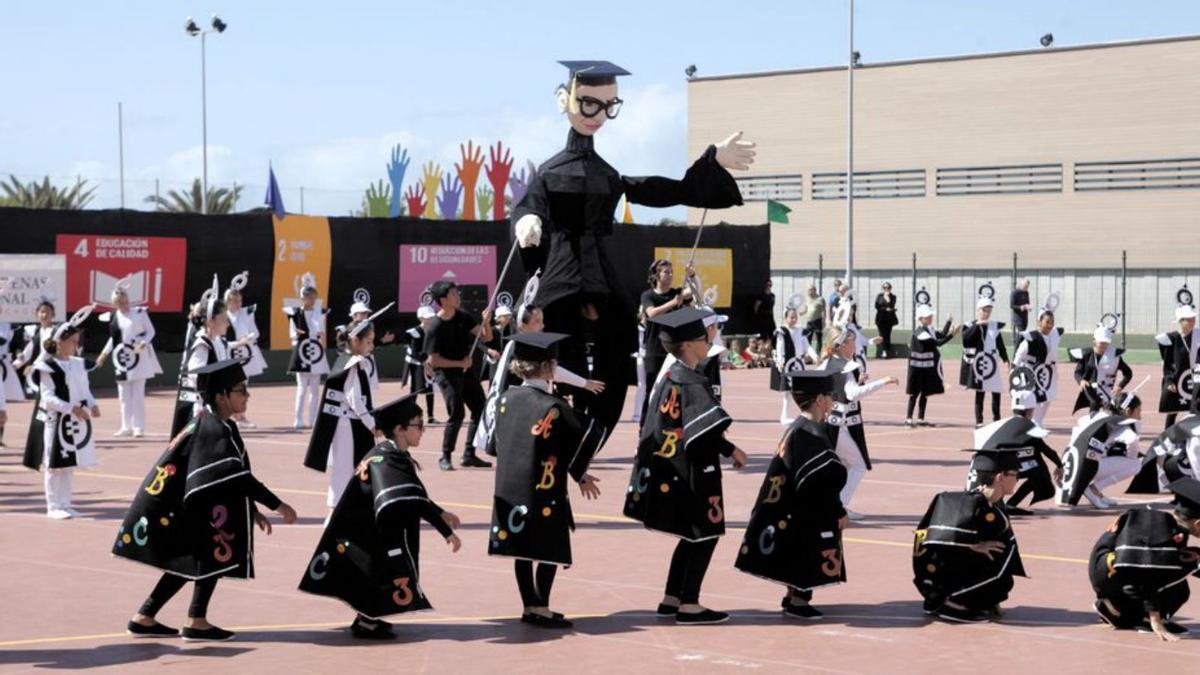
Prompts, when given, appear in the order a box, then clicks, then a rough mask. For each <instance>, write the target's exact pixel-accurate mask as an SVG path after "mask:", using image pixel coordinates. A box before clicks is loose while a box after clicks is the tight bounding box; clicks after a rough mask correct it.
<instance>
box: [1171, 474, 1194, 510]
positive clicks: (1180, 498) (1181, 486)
mask: <svg viewBox="0 0 1200 675" xmlns="http://www.w3.org/2000/svg"><path fill="white" fill-rule="evenodd" d="M1167 489H1168V490H1170V491H1171V492H1174V493H1175V510H1176V511H1178V512H1179V514H1180V515H1182V516H1183V517H1184V518H1193V519H1194V518H1200V480H1196V479H1195V478H1180V479H1179V480H1175V481H1172V482H1171V484H1170V485H1168V486H1167Z"/></svg>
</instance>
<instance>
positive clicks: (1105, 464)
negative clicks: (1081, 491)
mask: <svg viewBox="0 0 1200 675" xmlns="http://www.w3.org/2000/svg"><path fill="white" fill-rule="evenodd" d="M1141 468H1142V463H1141V461H1139V460H1138V459H1137V458H1136V457H1121V456H1119V455H1118V456H1116V457H1101V458H1100V468H1099V469H1097V470H1096V477H1095V478H1093V479H1092V485H1093V486H1095V488H1096V489H1097V490H1100V491H1103V490H1104V488H1106V487H1111V486H1113V485H1116V484H1117V483H1120V482H1121V481H1123V480H1125V479H1126V478H1132V477H1133V476H1134V475H1136V474H1137V472H1138V471H1140V470H1141Z"/></svg>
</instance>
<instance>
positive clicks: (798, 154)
mask: <svg viewBox="0 0 1200 675" xmlns="http://www.w3.org/2000/svg"><path fill="white" fill-rule="evenodd" d="M868 56H869V54H868ZM854 94H855V117H854V120H855V124H854V130H855V159H854V163H855V171H856V172H862V171H879V170H906V169H924V170H925V196H923V197H908V198H892V199H859V198H856V199H855V202H854V203H855V207H854V223H855V264H856V267H860V268H864V269H870V268H875V269H887V268H901V269H903V268H905V267H907V266H908V265H909V264H910V258H911V254H912V252H914V251H915V252H916V253H917V254H918V256H919V257H920V261H921V265H922V267H926V268H937V267H942V268H989V267H999V268H1003V267H1006V266H1009V265H1011V259H1012V253H1013V252H1014V251H1016V252H1017V253H1019V254H1020V256H1021V262H1022V265H1023V266H1036V267H1043V268H1056V267H1064V268H1079V267H1111V266H1114V265H1119V264H1120V251H1121V249H1122V248H1125V249H1128V251H1129V264H1130V266H1131V267H1176V266H1178V267H1188V266H1190V267H1195V266H1197V265H1200V187H1198V188H1190V189H1186V188H1185V189H1148V190H1147V189H1137V190H1129V189H1127V190H1110V191H1086V192H1084V191H1076V190H1075V189H1074V186H1073V175H1074V168H1075V166H1074V165H1075V164H1076V163H1077V162H1094V161H1102V162H1113V161H1123V160H1163V159H1180V158H1192V159H1197V158H1200V37H1189V38H1178V39H1169V40H1157V41H1144V42H1137V43H1122V44H1113V45H1099V46H1089V47H1077V48H1063V49H1046V50H1040V51H1033V52H1020V53H1011V54H998V55H984V56H973V57H962V58H946V59H931V60H925V61H915V62H897V63H891V64H879V65H871V64H867V65H865V66H863V67H861V68H858V69H856V70H855V78H854ZM739 129H740V130H743V131H744V132H745V134H746V137H747V138H748V139H750V140H754V141H756V142H757V143H758V144H759V152H758V158H757V162H756V164H755V165H754V166H753V169H752V171H750V172H746V173H745V174H738V177H739V178H743V177H744V176H762V175H772V174H785V175H788V174H793V175H794V174H802V175H803V193H802V198H801V199H800V200H799V201H787V202H786V203H787V204H788V206H790V207H791V208H792V209H793V211H792V213H791V216H790V218H791V224H790V225H777V226H776V227H775V229H774V234H773V236H772V256H771V258H772V260H771V265H772V268H774V269H790V268H801V269H803V268H811V267H814V266H815V264H816V262H815V261H816V255H817V253H818V252H820V253H823V254H824V256H825V266H826V269H831V268H836V267H838V266H842V265H844V264H845V261H844V250H845V236H846V235H845V223H846V202H845V200H844V199H835V200H813V199H812V174H813V173H814V172H815V173H823V172H845V170H846V69H845V68H844V67H841V68H826V69H814V70H807V71H793V72H784V73H773V74H750V75H739V76H730V77H712V78H698V79H695V80H693V81H692V82H691V83H690V84H689V87H688V146H689V154H690V156H692V157H695V156H697V155H698V154H699V153H700V152H701V151H702V150H703V148H704V147H705V146H706V145H707V144H709V143H713V142H716V141H717V140H719V139H721V138H723V137H725V136H726V135H727V134H729V133H730V132H731V131H735V130H739ZM1059 163H1061V164H1062V191H1061V192H1054V193H1042V194H1003V195H971V196H938V195H937V190H936V181H937V179H936V175H937V169H938V168H949V167H980V166H995V165H1032V164H1059ZM1174 166H1175V168H1174V169H1172V170H1173V171H1180V170H1181V169H1180V166H1184V169H1182V173H1177V174H1176V175H1178V176H1183V178H1184V179H1186V178H1187V177H1188V176H1194V177H1195V180H1192V181H1191V182H1192V183H1194V184H1200V160H1198V161H1197V162H1193V163H1191V164H1190V166H1193V167H1196V168H1194V169H1191V170H1190V173H1189V171H1188V170H1187V168H1186V166H1187V165H1174ZM689 216H690V222H693V223H695V222H698V221H699V217H700V214H699V213H698V212H697V211H696V210H692V212H691V213H690V214H689ZM714 219H722V220H726V221H728V222H733V223H761V222H763V221H765V219H766V202H765V201H760V202H752V203H748V204H747V205H746V206H743V207H740V208H737V209H730V210H727V211H721V212H718V213H714V214H710V216H709V221H710V222H712V221H713V220H714Z"/></svg>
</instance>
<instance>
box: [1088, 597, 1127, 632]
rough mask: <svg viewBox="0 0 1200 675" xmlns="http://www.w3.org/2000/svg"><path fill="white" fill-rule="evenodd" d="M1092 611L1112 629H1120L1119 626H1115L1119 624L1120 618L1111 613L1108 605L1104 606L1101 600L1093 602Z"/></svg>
mask: <svg viewBox="0 0 1200 675" xmlns="http://www.w3.org/2000/svg"><path fill="white" fill-rule="evenodd" d="M1092 609H1095V610H1096V613H1097V614H1099V615H1100V620H1101V621H1103V622H1104V623H1106V624H1108V625H1110V626H1112V627H1113V628H1118V629H1119V628H1120V626H1118V625H1117V624H1119V623H1120V622H1121V620H1120V618H1118V617H1117V616H1116V615H1115V614H1113V613H1112V610H1110V609H1109V608H1108V605H1107V604H1105V602H1104V601H1103V600H1097V601H1095V602H1093V603H1092Z"/></svg>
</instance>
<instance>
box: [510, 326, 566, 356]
mask: <svg viewBox="0 0 1200 675" xmlns="http://www.w3.org/2000/svg"><path fill="white" fill-rule="evenodd" d="M566 337H567V335H566V334H565V333H517V334H516V335H514V336H512V337H511V338H509V339H510V340H512V342H513V357H514V358H517V359H520V360H522V361H549V360H550V359H556V358H558V343H559V342H560V341H562V340H563V339H564V338H566Z"/></svg>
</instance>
